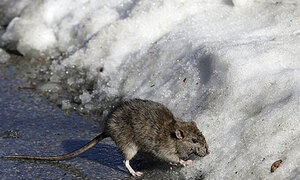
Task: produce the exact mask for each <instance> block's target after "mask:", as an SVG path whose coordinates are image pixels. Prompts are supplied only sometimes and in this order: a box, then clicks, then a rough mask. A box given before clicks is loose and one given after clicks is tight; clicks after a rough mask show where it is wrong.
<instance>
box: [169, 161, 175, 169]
mask: <svg viewBox="0 0 300 180" xmlns="http://www.w3.org/2000/svg"><path fill="white" fill-rule="evenodd" d="M176 166H177V164H176V163H172V162H170V169H171V170H172V169H173V168H175V167H176Z"/></svg>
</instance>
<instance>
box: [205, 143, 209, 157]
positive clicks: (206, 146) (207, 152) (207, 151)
mask: <svg viewBox="0 0 300 180" xmlns="http://www.w3.org/2000/svg"><path fill="white" fill-rule="evenodd" d="M205 149H206V154H207V155H208V154H209V153H210V152H209V150H208V145H205Z"/></svg>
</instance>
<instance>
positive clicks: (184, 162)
mask: <svg viewBox="0 0 300 180" xmlns="http://www.w3.org/2000/svg"><path fill="white" fill-rule="evenodd" d="M192 162H193V161H192V160H187V161H184V160H182V159H180V161H179V163H180V164H181V165H182V166H183V167H186V166H189V165H191V164H192Z"/></svg>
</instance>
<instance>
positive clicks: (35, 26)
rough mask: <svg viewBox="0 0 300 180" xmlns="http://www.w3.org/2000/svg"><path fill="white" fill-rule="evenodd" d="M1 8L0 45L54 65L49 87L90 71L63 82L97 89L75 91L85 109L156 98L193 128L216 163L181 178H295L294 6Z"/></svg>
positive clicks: (297, 50)
mask: <svg viewBox="0 0 300 180" xmlns="http://www.w3.org/2000/svg"><path fill="white" fill-rule="evenodd" d="M0 5H1V6H2V7H3V6H5V7H7V8H5V12H6V13H4V16H2V17H0V18H2V21H1V22H5V21H8V20H11V21H10V22H9V24H8V26H7V29H6V31H5V33H4V34H3V35H2V37H1V39H2V41H3V42H5V43H6V44H10V45H13V46H14V47H15V48H16V49H17V50H18V51H19V52H21V53H22V54H24V55H25V56H28V57H49V58H45V61H46V60H49V59H50V58H52V59H55V60H53V62H52V66H51V70H52V73H53V76H52V77H51V81H52V82H53V83H57V82H59V81H60V80H61V79H62V78H64V75H62V74H63V73H61V72H64V71H66V69H68V67H70V68H76V69H79V70H84V72H86V79H80V78H79V79H78V78H72V77H68V80H67V83H68V84H69V85H70V86H72V85H74V84H76V83H82V82H84V81H85V80H94V82H95V84H94V87H95V89H94V91H93V92H88V91H85V89H82V92H83V93H82V94H81V95H80V97H79V98H80V99H81V101H82V103H83V104H88V103H89V101H93V97H95V96H94V95H95V94H98V96H97V98H98V99H105V98H107V97H114V96H120V95H123V96H125V97H128V98H133V97H137V98H144V99H151V100H154V101H157V102H161V103H163V104H165V105H166V106H167V107H169V108H170V109H171V110H172V112H174V114H175V115H176V116H179V117H182V119H184V120H186V121H191V120H193V121H195V122H196V123H197V125H198V127H199V129H200V130H201V131H202V132H203V134H204V135H205V137H206V139H207V142H208V145H209V147H210V152H211V153H210V154H209V155H208V156H206V157H204V158H200V159H199V160H196V161H195V162H194V163H193V165H192V166H190V167H187V168H183V169H182V170H181V171H182V172H183V173H184V175H185V176H186V178H191V179H193V178H195V177H196V176H197V175H199V173H200V172H201V173H204V174H205V178H207V179H300V141H299V139H300V118H299V117H300V2H298V0H232V1H231V0H176V1H174V0H152V1H149V0H101V1H97V0H44V1H27V0H19V1H17V0H14V1H7V0H6V1H3V2H2V4H0ZM14 15H15V17H13V16H14ZM101 67H103V72H100V71H99V68H101ZM65 102H69V101H65ZM69 106H70V105H69V104H68V107H69ZM66 107H67V106H66ZM279 159H281V160H282V161H283V162H282V164H281V166H280V167H279V168H278V169H277V170H276V171H275V172H274V173H271V172H270V168H271V165H272V163H273V162H275V161H276V160H279ZM201 173H200V174H201Z"/></svg>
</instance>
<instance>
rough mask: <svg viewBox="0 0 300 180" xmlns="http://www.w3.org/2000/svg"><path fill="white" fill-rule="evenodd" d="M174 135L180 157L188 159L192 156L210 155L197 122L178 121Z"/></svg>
mask: <svg viewBox="0 0 300 180" xmlns="http://www.w3.org/2000/svg"><path fill="white" fill-rule="evenodd" d="M176 124H177V125H176V130H175V133H174V136H175V139H176V145H177V146H176V148H177V152H178V154H179V156H181V157H188V156H189V155H191V154H196V155H198V156H201V157H203V156H206V155H207V154H209V151H208V146H207V144H206V140H205V138H204V136H203V135H202V133H201V132H200V130H199V129H198V128H197V126H196V123H195V122H182V121H177V123H176Z"/></svg>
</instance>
